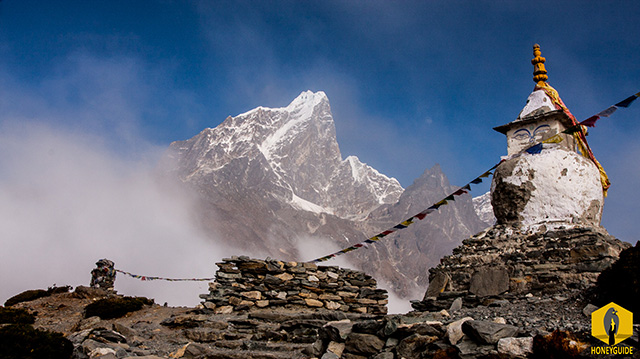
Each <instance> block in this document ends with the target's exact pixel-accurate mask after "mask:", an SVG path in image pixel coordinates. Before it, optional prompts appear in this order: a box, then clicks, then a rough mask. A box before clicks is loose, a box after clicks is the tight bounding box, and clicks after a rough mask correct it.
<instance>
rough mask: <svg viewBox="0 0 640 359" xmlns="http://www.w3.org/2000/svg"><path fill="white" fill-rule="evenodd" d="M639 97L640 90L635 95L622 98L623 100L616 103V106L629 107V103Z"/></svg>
mask: <svg viewBox="0 0 640 359" xmlns="http://www.w3.org/2000/svg"><path fill="white" fill-rule="evenodd" d="M638 97H640V92H638V93H637V94H635V95H633V96H629V97H627V98H626V99H624V100H622V101H620V102H618V103H617V104H616V106H618V107H629V105H631V103H632V102H633V101H635V100H636V98H638Z"/></svg>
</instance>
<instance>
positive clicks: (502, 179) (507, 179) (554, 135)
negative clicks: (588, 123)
mask: <svg viewBox="0 0 640 359" xmlns="http://www.w3.org/2000/svg"><path fill="white" fill-rule="evenodd" d="M533 54H534V58H533V59H532V60H531V62H532V63H533V65H534V72H533V74H534V76H533V80H534V82H536V86H535V88H534V90H533V92H532V93H531V94H530V95H529V97H528V98H527V103H526V105H525V106H524V108H523V109H522V111H521V112H520V114H519V115H518V117H517V118H516V119H515V120H514V121H512V122H510V123H507V124H505V125H502V126H498V127H495V128H494V129H495V130H496V131H498V132H501V133H503V134H505V135H506V136H507V158H506V159H505V160H504V161H503V162H502V163H501V164H500V165H499V166H498V168H497V169H496V171H495V173H494V177H493V182H492V187H491V204H492V205H493V208H494V214H495V216H496V219H497V223H499V224H519V225H523V226H527V227H530V226H540V225H546V227H547V228H550V227H556V226H563V225H567V224H589V225H596V226H597V225H599V224H600V219H601V216H602V208H603V204H604V193H603V188H608V184H607V185H606V186H603V184H602V181H601V171H600V168H599V167H600V166H599V164H598V163H597V161H595V157H593V156H592V154H591V151H590V150H589V149H588V145H587V143H586V140H585V139H584V138H583V136H584V135H583V133H584V132H583V131H586V130H585V129H584V128H582V127H581V126H576V125H577V121H576V120H575V118H574V117H573V115H571V112H569V110H568V109H567V108H566V106H565V105H564V103H563V102H562V100H561V99H560V96H559V95H558V92H557V91H556V90H555V89H554V88H553V87H551V86H550V85H549V84H548V83H546V80H547V78H548V77H547V71H546V69H545V67H544V62H545V58H544V57H542V56H540V55H541V52H540V46H539V45H535V46H534V50H533ZM570 128H575V131H573V133H566V132H567V130H568V129H570ZM545 142H549V143H545ZM578 144H579V145H580V146H578ZM532 146H533V147H532ZM578 147H579V149H580V151H581V152H582V154H579V153H578V152H577V151H578ZM602 173H604V171H602Z"/></svg>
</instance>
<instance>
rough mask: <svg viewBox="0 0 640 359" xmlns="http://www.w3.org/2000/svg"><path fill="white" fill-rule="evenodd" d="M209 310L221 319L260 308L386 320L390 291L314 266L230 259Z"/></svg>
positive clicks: (213, 287)
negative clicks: (325, 311) (320, 310)
mask: <svg viewBox="0 0 640 359" xmlns="http://www.w3.org/2000/svg"><path fill="white" fill-rule="evenodd" d="M216 265H217V266H218V267H219V268H220V269H219V270H218V272H217V273H216V280H215V282H213V283H210V285H209V294H202V295H200V297H201V298H202V299H204V300H205V302H204V303H203V305H204V306H205V307H206V308H208V309H212V310H213V311H214V312H215V313H218V314H228V313H231V312H236V311H243V310H249V309H256V308H275V307H285V308H289V309H294V308H304V309H306V308H325V309H329V310H337V311H342V312H353V313H361V314H365V313H368V314H374V315H379V314H386V313H387V307H386V305H387V303H388V300H387V291H386V290H384V289H378V288H377V287H376V285H377V283H376V280H375V279H374V278H372V277H371V276H369V275H367V274H365V273H362V272H359V271H354V270H350V269H344V268H339V267H337V266H317V265H315V264H313V263H298V262H282V261H276V260H271V259H267V260H259V259H250V258H249V257H246V256H240V257H235V256H234V257H231V258H225V259H223V260H222V262H220V263H216Z"/></svg>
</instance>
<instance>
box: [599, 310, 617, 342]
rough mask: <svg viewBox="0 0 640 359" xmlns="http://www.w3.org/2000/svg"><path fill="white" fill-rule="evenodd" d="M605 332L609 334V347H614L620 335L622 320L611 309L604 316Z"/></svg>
mask: <svg viewBox="0 0 640 359" xmlns="http://www.w3.org/2000/svg"><path fill="white" fill-rule="evenodd" d="M603 324H604V330H605V332H607V333H608V334H609V345H614V344H615V342H616V334H618V327H619V326H620V318H618V312H616V310H615V309H614V308H613V307H611V308H609V310H607V313H606V314H605V315H604V323H603Z"/></svg>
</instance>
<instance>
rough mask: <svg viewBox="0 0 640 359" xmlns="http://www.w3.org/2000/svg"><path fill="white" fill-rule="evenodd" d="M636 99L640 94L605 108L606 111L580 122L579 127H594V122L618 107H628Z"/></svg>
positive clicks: (607, 115) (610, 113)
mask: <svg viewBox="0 0 640 359" xmlns="http://www.w3.org/2000/svg"><path fill="white" fill-rule="evenodd" d="M638 97H640V92H638V93H637V94H635V95H631V96H629V97H627V98H626V99H624V100H622V101H620V102H618V103H617V104H615V105H613V106H609V107H607V109H605V110H603V111H600V112H599V113H598V114H596V115H593V116H591V117H589V118H588V119H586V120H584V121H582V122H580V124H581V125H583V126H587V127H596V121H598V120H599V119H600V118H601V117H609V116H611V115H612V114H613V113H614V112H616V110H617V109H618V108H620V107H625V108H626V107H629V105H631V103H632V102H633V101H635V100H636V99H637V98H638Z"/></svg>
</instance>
